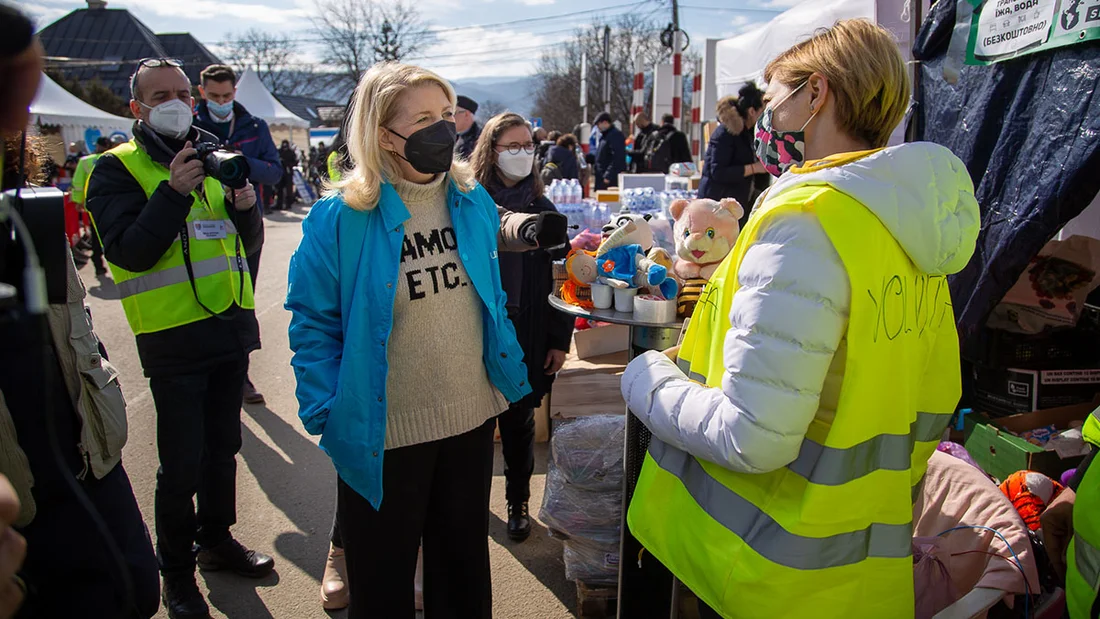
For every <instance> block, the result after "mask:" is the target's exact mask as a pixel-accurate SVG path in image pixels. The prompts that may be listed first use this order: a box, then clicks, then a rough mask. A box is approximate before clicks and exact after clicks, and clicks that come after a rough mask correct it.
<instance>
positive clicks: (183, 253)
mask: <svg viewBox="0 0 1100 619" xmlns="http://www.w3.org/2000/svg"><path fill="white" fill-rule="evenodd" d="M109 152H110V153H111V154H112V155H114V156H115V157H118V160H119V161H121V162H122V164H123V165H124V166H126V169H127V170H128V171H129V172H130V174H131V175H132V176H133V177H134V180H136V181H138V183H140V184H141V187H142V189H144V190H145V195H146V197H149V196H152V195H153V192H154V191H156V188H157V186H158V185H160V183H161V181H166V180H168V179H169V177H170V174H169V172H168V168H166V167H164V166H163V165H161V164H159V163H157V162H155V161H153V159H152V157H150V156H149V154H148V153H146V152H145V151H144V150H142V149H141V148H139V147H138V146H137V144H136V143H135V142H134V141H133V140H131V141H129V142H127V143H125V144H122V145H120V146H118V147H116V148H114V149H112V150H110V151H109ZM201 189H202V193H201V194H200V192H199V191H198V190H196V191H194V192H192V193H191V196H192V198H193V201H192V203H191V212H190V213H189V214H188V215H187V221H186V223H185V224H184V225H183V228H182V229H181V231H180V235H179V236H177V237H176V240H175V241H173V242H172V245H171V247H169V249H168V251H167V252H165V253H164V255H163V256H161V258H160V260H159V261H157V263H156V264H155V265H154V266H153V268H151V269H149V270H148V271H142V272H133V271H127V270H126V269H124V268H122V267H120V266H118V265H117V264H114V263H112V262H111V261H110V260H108V261H107V264H108V266H109V267H110V269H111V276H112V277H113V278H114V280H115V285H116V286H117V287H118V292H119V297H120V298H121V299H122V308H123V309H124V310H125V311H126V320H127V321H129V323H130V328H131V329H132V330H133V332H134V334H135V335H140V334H142V333H155V332H157V331H164V330H167V329H172V328H174V327H179V326H182V325H186V324H190V323H192V322H198V321H200V320H205V319H206V318H209V317H210V316H212V315H214V314H221V313H222V312H225V311H226V310H228V309H230V308H231V307H233V305H237V306H238V307H241V308H244V309H254V308H255V307H256V304H255V301H254V299H253V293H252V280H251V278H250V277H249V276H248V264H247V262H246V261H245V256H244V250H243V248H242V247H241V244H240V238H239V236H238V235H237V228H236V226H235V225H234V223H233V220H232V218H230V216H229V212H228V211H227V210H226V208H225V193H224V190H223V189H222V186H221V183H219V182H218V181H216V180H214V179H212V178H206V179H204V180H203V184H202V186H201ZM195 222H209V225H211V226H217V227H220V226H224V229H225V231H226V236H225V238H220V239H203V238H199V235H196V233H195V232H196V231H195ZM94 223H95V222H94V221H93V224H94ZM96 233H97V234H98V230H97V232H96Z"/></svg>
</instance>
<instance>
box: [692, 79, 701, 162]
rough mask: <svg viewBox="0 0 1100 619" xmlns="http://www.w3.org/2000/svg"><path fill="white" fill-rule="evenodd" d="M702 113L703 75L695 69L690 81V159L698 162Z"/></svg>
mask: <svg viewBox="0 0 1100 619" xmlns="http://www.w3.org/2000/svg"><path fill="white" fill-rule="evenodd" d="M702 111H703V74H702V73H700V72H699V67H696V69H695V77H694V78H693V79H692V80H691V131H690V133H691V158H692V159H694V160H696V161H698V160H699V142H700V138H701V136H702V135H703V125H702Z"/></svg>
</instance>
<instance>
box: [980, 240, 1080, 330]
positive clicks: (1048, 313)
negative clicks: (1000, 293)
mask: <svg viewBox="0 0 1100 619" xmlns="http://www.w3.org/2000/svg"><path fill="white" fill-rule="evenodd" d="M1098 284H1100V240H1097V239H1093V238H1089V237H1086V236H1078V235H1074V236H1071V237H1069V238H1068V239H1066V240H1064V241H1058V240H1054V241H1050V242H1049V243H1047V244H1046V246H1045V247H1043V249H1042V251H1040V252H1039V254H1038V255H1037V256H1035V257H1034V258H1032V259H1031V263H1030V264H1029V265H1028V266H1027V269H1026V270H1025V271H1024V273H1023V274H1022V275H1021V276H1020V279H1018V280H1017V281H1016V285H1015V286H1013V287H1012V289H1011V290H1009V291H1008V294H1006V295H1005V296H1004V299H1003V300H1002V301H1001V304H1000V305H998V306H997V307H996V308H995V309H994V310H993V313H992V314H991V315H990V317H989V326H990V327H993V328H996V329H1005V330H1007V331H1013V332H1015V333H1042V332H1043V331H1044V330H1046V329H1050V328H1057V327H1072V326H1074V325H1076V324H1077V319H1078V318H1080V317H1081V311H1082V310H1084V308H1085V298H1086V297H1088V295H1089V293H1090V292H1092V291H1093V289H1095V288H1096V286H1097V285H1098Z"/></svg>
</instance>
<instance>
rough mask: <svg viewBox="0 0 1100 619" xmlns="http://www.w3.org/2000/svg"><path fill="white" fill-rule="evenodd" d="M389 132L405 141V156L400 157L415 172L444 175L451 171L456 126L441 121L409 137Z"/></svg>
mask: <svg viewBox="0 0 1100 619" xmlns="http://www.w3.org/2000/svg"><path fill="white" fill-rule="evenodd" d="M389 132H390V133H392V134H394V135H396V136H397V137H399V138H401V139H402V140H405V156H404V157H401V155H398V154H397V153H396V152H395V153H394V154H395V155H397V156H398V157H401V158H402V159H404V160H405V161H408V162H409V165H411V166H412V167H413V169H414V170H416V171H417V172H420V173H421V174H442V173H444V172H449V171H450V170H451V163H452V162H453V161H454V156H455V135H456V134H455V124H454V123H453V122H451V121H448V120H440V121H439V122H436V123H433V124H431V125H429V126H427V127H424V128H423V129H420V130H419V131H416V132H414V133H413V134H412V135H410V136H409V137H405V136H403V135H401V134H400V133H398V132H396V131H394V130H393V129H389Z"/></svg>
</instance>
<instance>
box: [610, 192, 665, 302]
mask: <svg viewBox="0 0 1100 619" xmlns="http://www.w3.org/2000/svg"><path fill="white" fill-rule="evenodd" d="M603 233H604V240H603V242H602V243H600V248H599V249H597V250H596V256H595V257H596V262H597V267H598V271H599V281H600V283H604V284H607V285H609V286H611V287H613V288H648V289H649V291H650V292H651V293H659V294H661V295H662V296H663V297H664V298H666V299H673V298H675V297H676V293H677V291H678V290H679V284H678V283H677V282H676V280H675V279H674V278H672V277H670V276H669V273H668V264H667V260H668V252H665V251H664V250H662V249H660V248H659V247H654V242H653V229H652V228H650V226H649V217H648V216H645V217H643V216H641V215H634V214H631V213H621V214H619V215H616V216H615V218H614V219H612V220H611V222H610V223H609V224H608V225H606V226H604V228H603Z"/></svg>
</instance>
